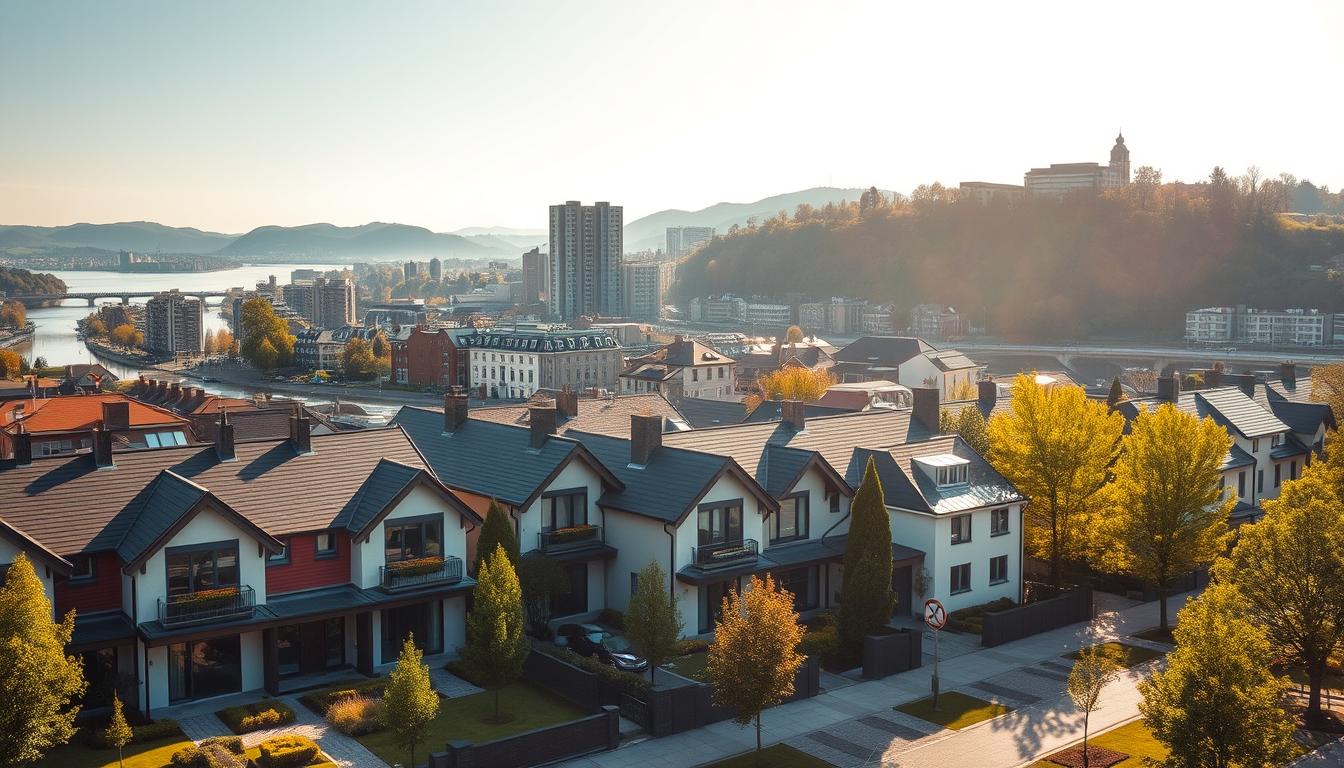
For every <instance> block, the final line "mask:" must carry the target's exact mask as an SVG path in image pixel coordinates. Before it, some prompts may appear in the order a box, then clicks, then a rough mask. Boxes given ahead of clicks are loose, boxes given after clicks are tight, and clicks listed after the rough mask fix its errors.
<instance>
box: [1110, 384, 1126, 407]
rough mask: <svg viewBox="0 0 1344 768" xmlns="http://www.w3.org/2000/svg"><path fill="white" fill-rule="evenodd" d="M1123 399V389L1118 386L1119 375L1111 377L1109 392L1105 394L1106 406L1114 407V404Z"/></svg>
mask: <svg viewBox="0 0 1344 768" xmlns="http://www.w3.org/2000/svg"><path fill="white" fill-rule="evenodd" d="M1124 399H1125V391H1124V390H1123V389H1121V388H1120V377H1119V376H1116V377H1115V378H1114V379H1111V392H1110V394H1108V395H1106V407H1108V408H1111V409H1114V408H1115V406H1117V405H1119V404H1120V401H1121V400H1124Z"/></svg>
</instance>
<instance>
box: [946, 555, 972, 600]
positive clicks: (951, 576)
mask: <svg viewBox="0 0 1344 768" xmlns="http://www.w3.org/2000/svg"><path fill="white" fill-rule="evenodd" d="M963 568H964V569H965V574H966V576H965V578H964V579H962V581H963V582H964V583H963V584H962V586H961V589H957V587H956V583H957V580H958V579H957V574H958V572H960V571H961V569H963ZM947 589H948V593H949V594H953V595H963V594H965V593H967V592H970V591H971V564H970V563H960V564H958V565H954V566H952V568H951V569H950V570H949V572H948V580H947Z"/></svg>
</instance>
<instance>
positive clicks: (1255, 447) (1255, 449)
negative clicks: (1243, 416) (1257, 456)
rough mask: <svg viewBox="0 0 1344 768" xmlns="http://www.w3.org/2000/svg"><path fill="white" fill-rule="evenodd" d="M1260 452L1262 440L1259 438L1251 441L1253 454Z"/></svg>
mask: <svg viewBox="0 0 1344 768" xmlns="http://www.w3.org/2000/svg"><path fill="white" fill-rule="evenodd" d="M1259 452H1260V438H1258V437H1257V438H1256V439H1254V440H1252V441H1251V453H1259Z"/></svg>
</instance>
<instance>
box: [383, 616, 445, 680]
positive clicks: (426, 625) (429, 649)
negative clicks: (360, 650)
mask: <svg viewBox="0 0 1344 768" xmlns="http://www.w3.org/2000/svg"><path fill="white" fill-rule="evenodd" d="M382 625H383V627H382V629H383V633H382V634H383V638H382V639H383V653H382V657H383V659H382V661H383V663H384V664H389V663H391V662H394V661H396V660H397V657H398V656H399V655H400V654H401V646H402V645H403V644H404V643H405V642H406V638H407V637H414V638H415V644H416V645H417V646H419V647H420V650H422V651H424V652H425V653H426V654H434V653H442V652H443V632H442V631H441V629H442V627H443V620H442V613H441V612H440V605H439V601H437V600H431V601H429V602H427V603H419V604H417V605H406V606H402V607H400V608H390V609H387V610H384V611H383V612H382Z"/></svg>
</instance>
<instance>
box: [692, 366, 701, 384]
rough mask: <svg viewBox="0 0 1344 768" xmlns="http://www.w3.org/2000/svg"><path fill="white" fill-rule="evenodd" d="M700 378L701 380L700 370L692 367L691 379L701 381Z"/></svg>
mask: <svg viewBox="0 0 1344 768" xmlns="http://www.w3.org/2000/svg"><path fill="white" fill-rule="evenodd" d="M699 380H700V371H699V370H697V369H695V368H692V369H691V381H699Z"/></svg>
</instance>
